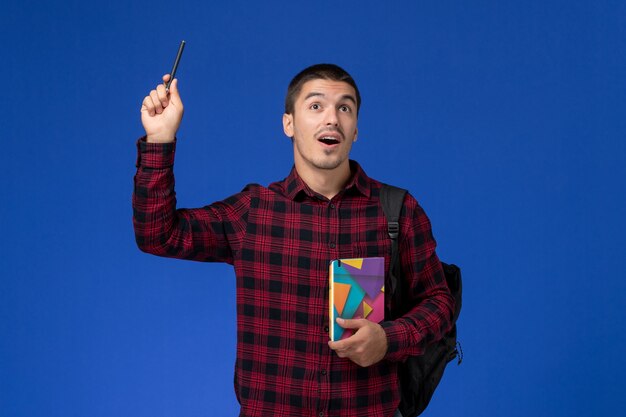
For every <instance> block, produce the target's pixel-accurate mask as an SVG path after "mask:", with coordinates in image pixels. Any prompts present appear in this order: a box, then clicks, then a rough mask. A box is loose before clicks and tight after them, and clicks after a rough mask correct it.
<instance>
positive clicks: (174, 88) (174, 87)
mask: <svg viewBox="0 0 626 417" xmlns="http://www.w3.org/2000/svg"><path fill="white" fill-rule="evenodd" d="M169 93H170V100H171V102H172V103H174V105H180V104H182V101H181V99H180V93H179V92H178V78H174V80H173V81H172V83H171V84H170V90H169Z"/></svg>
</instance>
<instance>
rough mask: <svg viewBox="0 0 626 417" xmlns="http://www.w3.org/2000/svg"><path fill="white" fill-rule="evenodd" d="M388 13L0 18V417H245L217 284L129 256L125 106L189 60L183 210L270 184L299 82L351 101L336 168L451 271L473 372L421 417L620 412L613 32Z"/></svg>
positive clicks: (195, 9)
mask: <svg viewBox="0 0 626 417" xmlns="http://www.w3.org/2000/svg"><path fill="white" fill-rule="evenodd" d="M382 3H383V2H380V1H344V2H329V1H321V2H317V3H304V2H293V1H291V2H287V1H285V2H280V3H279V2H260V1H259V2H252V1H250V2H244V1H231V2H223V4H222V2H214V3H211V2H203V1H197V2H185V4H183V5H176V3H175V2H171V1H169V2H162V1H152V2H147V1H138V2H122V1H112V2H100V3H99V4H91V3H90V2H80V1H74V2H69V1H65V2H38V1H25V0H22V1H17V0H9V1H8V4H7V5H5V6H3V14H2V16H1V17H0V19H1V20H2V22H1V23H2V28H3V29H2V32H1V34H0V37H1V38H2V45H3V48H2V57H3V58H2V65H1V66H0V67H1V69H0V70H1V71H2V72H1V74H2V80H3V86H4V87H3V88H2V98H3V99H2V100H1V101H0V126H1V131H2V142H1V143H2V151H1V152H0V169H1V170H2V171H1V175H0V186H1V188H0V189H1V190H2V204H1V205H0V217H1V219H2V221H1V223H0V227H1V229H0V230H1V232H2V236H3V239H2V243H1V249H2V255H1V256H0V275H1V280H0V416H2V417H18V416H29V417H30V416H47V417H56V416H59V417H60V416H62V417H68V416H90V417H100V416H102V417H105V416H106V417H108V416H174V415H176V416H205V415H214V416H229V415H235V414H236V409H237V408H236V400H235V397H234V393H233V389H232V378H233V366H234V356H235V301H234V291H235V290H234V279H233V278H234V277H233V273H232V270H231V269H230V268H229V267H227V266H225V265H211V264H200V263H192V262H181V261H175V260H168V259H160V258H156V257H151V256H148V255H145V254H143V253H140V252H139V250H138V249H137V248H136V246H135V243H134V236H133V231H132V223H131V215H132V212H131V206H130V196H131V192H132V177H133V174H134V162H135V156H136V153H135V145H134V144H135V140H136V139H137V138H138V137H139V136H140V135H141V134H142V128H141V124H140V120H139V108H140V104H141V101H142V99H143V96H144V95H145V94H146V93H147V92H148V91H149V90H150V89H151V88H153V86H154V85H155V84H156V83H157V82H158V81H159V79H160V76H161V75H162V74H163V73H165V72H167V71H169V69H170V66H171V63H172V59H173V57H174V55H175V52H176V48H177V47H178V43H179V41H180V40H181V39H185V40H186V41H187V42H188V44H187V48H186V50H185V55H184V57H183V60H182V62H181V66H180V68H179V73H178V76H179V79H180V89H181V92H182V95H183V100H184V103H185V109H186V111H185V117H184V120H183V125H182V127H181V130H180V132H179V148H178V154H177V160H176V175H177V191H178V201H179V205H180V206H181V207H194V206H201V205H204V204H207V203H210V202H212V201H215V200H219V199H221V198H224V197H226V196H227V195H230V194H232V193H234V192H236V191H238V190H240V189H241V188H242V187H243V186H244V185H245V184H247V183H249V182H260V183H264V184H267V183H269V182H271V181H274V180H276V179H280V178H283V177H284V176H285V175H287V173H288V171H289V169H290V167H291V164H292V152H291V149H290V143H289V141H288V140H287V139H286V138H285V137H284V135H283V133H282V127H281V115H282V103H283V97H284V92H285V90H286V85H287V83H288V81H289V79H290V78H291V77H292V76H293V75H294V74H295V73H296V72H297V71H299V70H300V69H302V68H303V67H305V66H307V65H309V64H313V63H317V62H324V61H329V62H335V63H338V64H340V65H342V66H344V67H345V68H346V69H347V70H348V71H350V72H351V73H352V74H353V76H354V77H355V78H356V80H357V82H358V83H359V86H360V89H361V92H362V95H363V100H364V101H363V107H362V111H361V114H360V123H359V127H360V132H359V133H360V135H359V141H358V142H357V144H356V147H355V148H354V151H353V158H355V159H357V160H359V161H360V162H361V164H362V165H363V166H364V168H365V169H366V171H367V172H368V174H369V175H371V176H372V177H375V178H377V179H380V180H383V181H386V182H390V183H394V184H397V185H400V186H404V187H408V188H410V189H411V190H412V193H413V194H414V195H415V196H416V197H417V198H418V200H419V201H420V202H421V204H422V205H423V206H424V208H425V209H426V211H427V213H428V214H429V215H430V217H431V220H432V223H433V228H434V232H435V236H436V238H437V240H438V242H439V254H440V256H441V257H442V259H444V260H447V261H450V262H455V263H457V264H459V265H460V266H461V267H462V268H463V274H464V280H465V281H464V282H465V293H464V296H465V299H464V307H463V311H462V314H461V319H460V322H459V335H460V339H461V341H462V343H463V349H464V351H465V360H464V363H463V365H462V366H460V367H456V366H451V367H449V369H448V370H447V372H446V375H445V378H444V381H443V382H442V385H441V387H440V389H439V390H438V391H437V393H436V394H435V398H434V399H433V403H432V405H431V407H430V408H429V410H428V411H427V412H426V413H425V414H424V415H425V416H449V415H455V416H550V417H558V416H568V417H569V416H590V415H615V414H616V413H617V412H618V410H620V409H623V408H624V406H625V405H626V404H625V400H624V396H623V392H624V390H625V388H626V384H625V383H624V382H623V380H622V377H623V375H624V373H625V372H626V361H625V360H624V351H625V348H624V347H625V346H626V337H625V336H624V330H625V329H626V320H625V317H626V315H625V314H624V313H623V306H624V302H625V301H626V284H625V278H626V268H625V267H624V264H623V258H624V254H625V249H626V237H625V236H626V221H625V220H624V213H626V203H625V197H624V194H625V190H626V187H625V186H624V182H625V180H626V168H625V167H626V145H625V134H626V117H625V115H624V114H625V110H626V105H625V103H626V101H625V100H626V81H625V74H626V30H625V27H626V26H625V25H624V22H625V21H626V6H625V5H624V3H623V2H619V1H528V2H502V1H482V2H472V3H476V4H470V3H469V2H461V1H458V2H449V1H439V2H435V1H429V2H427V1H420V2H414V1H397V2H387V3H389V4H387V5H384V6H383V5H382ZM4 4H6V2H5V3H4ZM226 4H227V5H226Z"/></svg>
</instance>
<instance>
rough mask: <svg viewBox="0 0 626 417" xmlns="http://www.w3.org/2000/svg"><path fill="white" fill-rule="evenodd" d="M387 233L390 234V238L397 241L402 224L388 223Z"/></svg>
mask: <svg viewBox="0 0 626 417" xmlns="http://www.w3.org/2000/svg"><path fill="white" fill-rule="evenodd" d="M387 232H388V233H389V237H390V238H392V239H397V238H398V234H399V233H400V223H398V222H388V223H387Z"/></svg>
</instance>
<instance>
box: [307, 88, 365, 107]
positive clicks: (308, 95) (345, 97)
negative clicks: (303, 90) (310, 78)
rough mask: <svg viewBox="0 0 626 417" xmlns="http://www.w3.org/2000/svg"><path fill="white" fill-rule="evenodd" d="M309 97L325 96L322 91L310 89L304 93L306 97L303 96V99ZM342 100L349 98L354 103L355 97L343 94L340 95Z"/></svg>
mask: <svg viewBox="0 0 626 417" xmlns="http://www.w3.org/2000/svg"><path fill="white" fill-rule="evenodd" d="M311 97H325V95H324V94H323V93H318V92H316V91H311V92H310V93H309V94H307V95H306V97H304V100H305V101H306V100H308V99H310V98H311ZM341 99H342V100H350V101H351V102H353V103H354V104H355V105H356V99H355V98H354V97H353V96H352V95H351V94H344V95H343V96H341Z"/></svg>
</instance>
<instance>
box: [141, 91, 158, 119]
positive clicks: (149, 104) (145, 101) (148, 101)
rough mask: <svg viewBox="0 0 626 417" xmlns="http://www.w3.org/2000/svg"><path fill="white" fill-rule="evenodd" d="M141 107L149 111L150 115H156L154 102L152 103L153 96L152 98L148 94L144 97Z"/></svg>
mask: <svg viewBox="0 0 626 417" xmlns="http://www.w3.org/2000/svg"><path fill="white" fill-rule="evenodd" d="M141 107H142V109H141V110H142V111H146V112H148V115H150V116H154V115H155V110H154V104H153V103H152V98H150V96H146V97H145V98H144V99H143V102H142V103H141Z"/></svg>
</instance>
